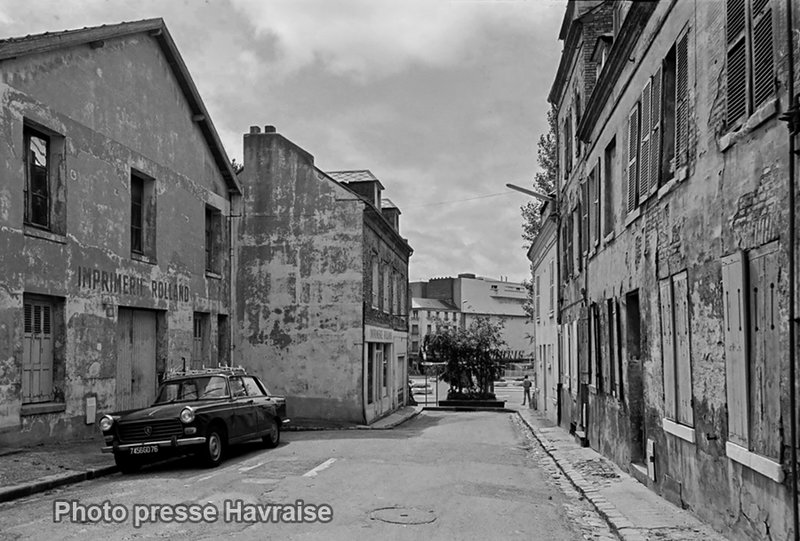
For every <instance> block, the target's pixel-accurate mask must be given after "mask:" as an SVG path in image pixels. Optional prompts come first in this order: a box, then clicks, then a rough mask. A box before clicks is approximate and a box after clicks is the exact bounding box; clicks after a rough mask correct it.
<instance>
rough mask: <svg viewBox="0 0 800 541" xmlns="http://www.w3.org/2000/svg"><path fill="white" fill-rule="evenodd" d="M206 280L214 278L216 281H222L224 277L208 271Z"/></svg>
mask: <svg viewBox="0 0 800 541" xmlns="http://www.w3.org/2000/svg"><path fill="white" fill-rule="evenodd" d="M206 278H213V279H214V280H222V275H221V274H217V273H216V272H214V271H210V270H207V271H206Z"/></svg>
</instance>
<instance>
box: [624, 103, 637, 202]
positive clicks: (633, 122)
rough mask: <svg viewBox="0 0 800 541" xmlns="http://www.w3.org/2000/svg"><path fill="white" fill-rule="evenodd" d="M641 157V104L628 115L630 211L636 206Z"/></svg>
mask: <svg viewBox="0 0 800 541" xmlns="http://www.w3.org/2000/svg"><path fill="white" fill-rule="evenodd" d="M638 157H639V104H638V103H637V104H636V105H635V106H634V107H633V110H632V111H631V112H630V114H629V115H628V165H627V176H628V207H627V210H628V212H631V211H632V210H633V209H635V208H636V201H637V193H636V188H637V183H638V181H639V175H638V167H637V165H638Z"/></svg>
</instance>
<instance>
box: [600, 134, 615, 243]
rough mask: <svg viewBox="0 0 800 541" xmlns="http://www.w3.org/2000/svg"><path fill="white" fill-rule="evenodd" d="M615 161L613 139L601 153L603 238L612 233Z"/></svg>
mask: <svg viewBox="0 0 800 541" xmlns="http://www.w3.org/2000/svg"><path fill="white" fill-rule="evenodd" d="M616 159H617V139H616V138H614V139H612V140H611V142H610V143H609V144H608V146H606V149H605V152H604V153H603V165H604V170H603V173H604V174H603V210H604V213H603V214H604V216H603V236H607V235H609V234H610V233H612V232H613V231H614V186H615V184H616V183H615V181H614V172H615V167H616V164H615V161H616Z"/></svg>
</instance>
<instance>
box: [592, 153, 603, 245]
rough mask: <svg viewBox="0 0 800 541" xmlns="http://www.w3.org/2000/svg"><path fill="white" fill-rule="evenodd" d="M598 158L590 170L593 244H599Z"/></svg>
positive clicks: (599, 170)
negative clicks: (592, 189) (592, 200)
mask: <svg viewBox="0 0 800 541" xmlns="http://www.w3.org/2000/svg"><path fill="white" fill-rule="evenodd" d="M601 171H602V169H600V158H597V165H595V166H594V169H593V170H592V183H593V184H592V186H593V187H594V196H593V197H594V243H595V245H599V244H600V214H601V212H600V172H601Z"/></svg>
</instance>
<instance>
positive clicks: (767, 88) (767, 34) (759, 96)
mask: <svg viewBox="0 0 800 541" xmlns="http://www.w3.org/2000/svg"><path fill="white" fill-rule="evenodd" d="M768 5H769V1H768V0H758V1H755V2H754V3H753V63H752V66H753V108H754V109H757V108H758V107H759V106H761V105H762V104H764V102H766V101H767V100H768V99H769V98H770V97H771V96H772V95H773V93H774V91H775V82H774V81H775V75H774V71H775V70H774V56H773V52H772V51H773V49H772V10H771V9H765V8H767V6H768Z"/></svg>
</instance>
